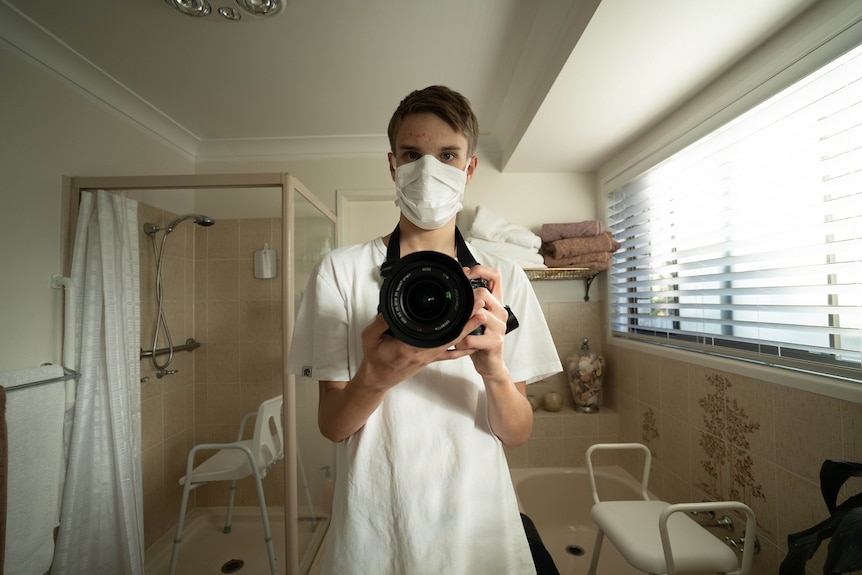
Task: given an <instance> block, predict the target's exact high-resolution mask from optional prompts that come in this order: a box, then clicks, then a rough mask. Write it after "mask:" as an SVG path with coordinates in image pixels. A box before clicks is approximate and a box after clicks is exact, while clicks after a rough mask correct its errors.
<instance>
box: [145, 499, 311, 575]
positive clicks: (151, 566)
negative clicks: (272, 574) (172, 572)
mask: <svg viewBox="0 0 862 575" xmlns="http://www.w3.org/2000/svg"><path fill="white" fill-rule="evenodd" d="M224 518H225V509H224V508H218V507H212V508H198V509H195V510H194V511H192V512H191V513H190V514H189V516H188V518H187V519H186V527H185V529H184V533H183V541H182V543H181V544H180V553H179V565H178V568H177V575H209V574H213V575H217V574H222V573H236V574H237V575H251V574H254V575H258V574H263V573H269V559H268V555H267V552H266V545H265V543H264V540H263V526H262V524H261V521H260V514H259V512H258V510H257V508H237V509H236V510H235V511H234V519H233V528H232V530H231V532H230V533H229V534H225V533H223V532H222V529H223V528H224ZM327 523H328V520H326V519H322V520H319V521H317V522H314V521H311V520H301V521H300V533H299V548H300V550H306V551H305V552H304V553H303V552H302V551H301V552H300V572H301V573H307V574H308V575H314V573H315V569H319V564H318V563H319V562H318V561H316V558H317V557H316V555H317V554H316V552H315V551H316V550H317V549H318V548H319V547H320V544H321V542H322V541H323V537H324V535H325V533H326V526H327ZM270 529H271V531H272V538H273V542H274V547H275V556H276V565H277V566H278V567H279V573H280V574H281V575H286V572H285V569H284V567H283V566H284V565H285V559H284V558H285V553H284V544H283V543H281V542H283V541H284V512H283V510H280V509H273V510H272V511H271V512H270ZM173 538H174V533H173V532H171V533H168V534H166V535H165V536H164V537H162V538H161V539H160V540H159V541H157V542H156V543H155V544H153V545H152V546H151V547H150V548H149V549H147V551H146V562H145V563H146V564H145V572H146V575H167V574H168V571H169V567H170V560H171V550H172V544H173Z"/></svg>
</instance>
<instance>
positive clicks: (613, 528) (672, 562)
mask: <svg viewBox="0 0 862 575" xmlns="http://www.w3.org/2000/svg"><path fill="white" fill-rule="evenodd" d="M608 449H612V450H640V451H643V453H644V456H645V458H644V468H643V476H642V478H641V495H642V497H643V499H641V500H634V501H601V500H600V499H599V495H598V491H597V489H596V478H595V475H594V473H593V462H592V455H593V452H595V451H598V450H608ZM586 462H587V472H588V473H589V477H590V488H591V489H592V492H593V501H595V504H594V505H593V508H592V511H591V515H592V518H593V521H594V522H595V523H596V525H597V526H598V528H599V530H598V533H597V534H596V543H595V546H594V548H593V557H592V561H591V563H590V570H589V571H588V575H596V567H597V566H598V564H599V553H600V552H601V549H602V539H603V538H604V537H607V538H608V539H609V540H610V541H611V543H613V544H614V546H615V547H616V548H617V550H619V552H620V554H621V555H622V556H623V557H624V558H625V560H626V561H628V562H629V563H630V564H631V565H632V566H633V567H634V568H636V569H639V570H641V571H645V572H647V573H654V574H659V573H667V575H675V574H676V573H691V572H698V571H700V572H710V573H726V574H727V575H746V574H747V573H748V572H749V571H750V570H751V560H752V554H753V552H754V547H755V543H754V537H755V531H756V527H755V520H754V513H753V512H752V511H751V509H749V507H748V506H747V505H745V504H743V503H740V502H738V501H706V502H702V503H678V504H674V505H671V504H670V503H667V502H665V501H655V500H650V499H649V496H648V495H647V485H648V482H649V472H650V465H651V462H652V456H651V454H650V450H649V448H648V447H647V446H645V445H642V444H640V443H599V444H596V445H593V446H591V447H590V448H589V449H587V456H586ZM718 509H721V510H728V509H738V510H741V511H742V512H743V513H745V516H746V525H745V539H744V543H743V552H742V559H741V560H737V558H736V553H735V551H734V550H733V549H731V548H730V546H729V545H727V544H726V543H725V542H723V541H721V540H720V539H718V538H717V537H715V536H714V535H712V534H711V533H710V532H709V531H707V530H706V529H705V528H704V527H703V526H701V525H700V524H698V523H697V522H695V521H694V520H693V519H692V518H691V517H689V513H691V512H693V511H698V512H702V511H712V510H718Z"/></svg>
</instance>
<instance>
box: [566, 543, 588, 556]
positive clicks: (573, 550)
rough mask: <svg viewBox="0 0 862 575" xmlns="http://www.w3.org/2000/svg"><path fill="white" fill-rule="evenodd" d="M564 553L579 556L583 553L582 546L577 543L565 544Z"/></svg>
mask: <svg viewBox="0 0 862 575" xmlns="http://www.w3.org/2000/svg"><path fill="white" fill-rule="evenodd" d="M566 553H568V554H569V555H574V556H575V557H580V556H581V555H583V554H584V548H583V547H580V546H578V545H567V546H566Z"/></svg>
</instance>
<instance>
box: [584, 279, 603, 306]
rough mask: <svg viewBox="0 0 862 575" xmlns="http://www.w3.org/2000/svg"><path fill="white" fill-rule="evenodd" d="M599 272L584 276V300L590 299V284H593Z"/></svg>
mask: <svg viewBox="0 0 862 575" xmlns="http://www.w3.org/2000/svg"><path fill="white" fill-rule="evenodd" d="M597 275H599V274H595V275H591V276H588V277H585V278H584V301H590V286H591V285H593V280H594V279H596V276H597Z"/></svg>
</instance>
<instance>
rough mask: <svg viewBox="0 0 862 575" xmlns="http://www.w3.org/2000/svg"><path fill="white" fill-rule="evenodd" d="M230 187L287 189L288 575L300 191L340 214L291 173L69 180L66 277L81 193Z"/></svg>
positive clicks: (293, 539) (294, 562)
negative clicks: (290, 359)
mask: <svg viewBox="0 0 862 575" xmlns="http://www.w3.org/2000/svg"><path fill="white" fill-rule="evenodd" d="M224 188H279V189H280V190H281V217H282V228H283V233H282V246H281V249H282V253H283V254H285V256H284V258H283V261H284V263H283V266H284V273H282V276H281V278H282V280H281V289H282V301H283V303H284V309H283V317H282V330H283V334H282V341H283V349H282V359H283V365H282V383H283V388H284V423H285V425H284V440H285V441H284V443H285V445H284V459H285V462H286V464H285V466H284V467H285V473H284V476H285V482H284V483H285V485H284V490H285V493H284V501H285V541H284V545H285V562H286V565H285V566H284V568H285V572H286V573H298V572H299V562H300V557H299V534H298V529H297V525H298V520H299V508H298V488H299V480H298V474H297V466H296V464H295V463H294V464H290V462H295V461H296V460H297V429H296V421H297V417H296V377H295V376H294V375H292V374H289V373H287V355H288V351H289V350H290V344H291V340H292V338H293V326H294V321H295V315H296V310H295V307H296V306H295V291H296V290H295V289H294V281H293V278H294V275H295V271H296V270H295V267H296V264H295V256H296V254H295V251H296V239H295V238H294V231H295V226H294V225H293V222H294V219H295V215H296V204H295V200H294V198H295V195H294V192H296V193H298V194H300V195H301V196H302V197H303V198H304V199H305V200H307V201H308V202H309V203H311V204H312V205H313V206H314V207H315V208H316V209H317V210H318V211H319V212H321V214H323V215H324V216H326V217H327V218H328V219H329V220H330V221H332V223H333V226H337V218H336V215H335V213H334V212H333V211H332V210H330V209H329V208H328V207H326V205H325V204H323V203H322V202H321V201H320V200H319V199H318V198H317V197H316V196H315V195H314V194H313V193H312V192H311V191H310V190H309V189H308V188H306V187H305V186H304V185H303V184H302V182H300V181H299V180H298V179H297V178H296V176H294V175H292V174H290V173H289V172H261V173H238V174H196V175H153V176H93V177H68V176H66V177H64V178H63V194H64V198H63V210H62V211H63V214H62V216H63V218H62V220H63V222H64V229H63V233H62V237H64V238H65V239H66V241H64V242H63V248H62V258H63V266H64V270H65V271H64V273H65V274H66V275H69V274H70V273H71V268H72V254H71V252H72V250H71V246H72V245H73V243H72V242H74V233H75V231H74V230H75V229H76V227H77V220H78V207H79V205H80V199H81V192H82V191H91V190H105V191H122V190H158V189H162V190H164V189H169V190H173V189H176V190H206V189H224Z"/></svg>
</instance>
